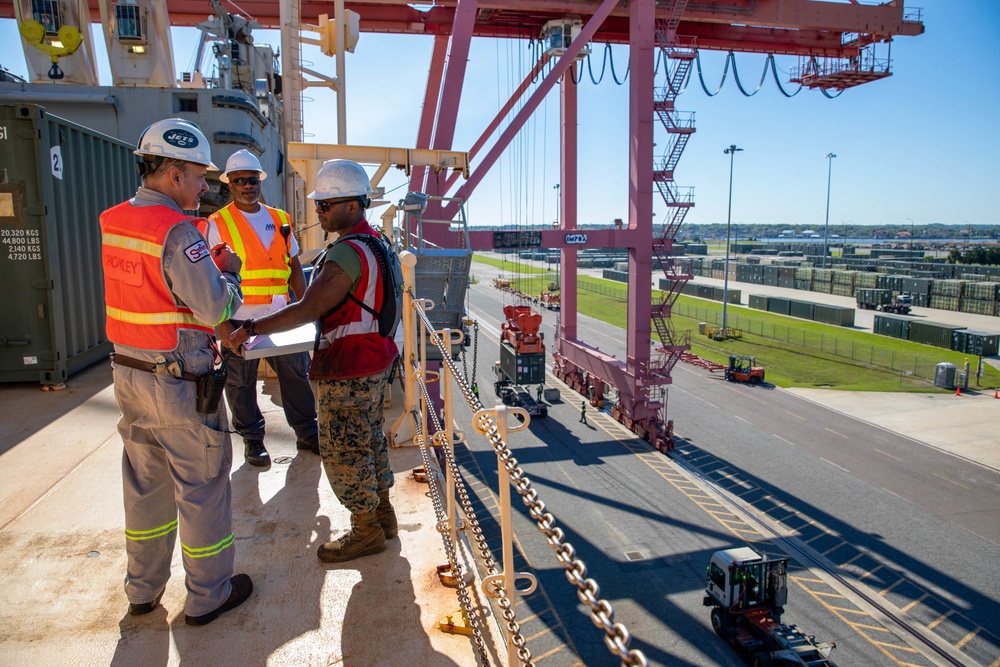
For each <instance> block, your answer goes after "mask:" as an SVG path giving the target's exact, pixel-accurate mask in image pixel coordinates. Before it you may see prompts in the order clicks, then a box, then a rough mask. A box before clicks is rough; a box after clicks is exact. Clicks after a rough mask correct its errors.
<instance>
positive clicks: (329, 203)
mask: <svg viewBox="0 0 1000 667" xmlns="http://www.w3.org/2000/svg"><path fill="white" fill-rule="evenodd" d="M355 199H357V197H351V198H349V199H317V200H316V208H317V209H319V210H320V212H322V213H326V212H327V211H329V210H330V209H331V208H333V207H334V206H336V205H337V204H346V203H347V202H350V201H354V200H355Z"/></svg>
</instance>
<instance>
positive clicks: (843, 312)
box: [813, 303, 854, 327]
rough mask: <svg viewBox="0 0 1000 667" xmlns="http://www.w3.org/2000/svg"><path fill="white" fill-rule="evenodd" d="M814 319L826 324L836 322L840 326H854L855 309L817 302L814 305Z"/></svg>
mask: <svg viewBox="0 0 1000 667" xmlns="http://www.w3.org/2000/svg"><path fill="white" fill-rule="evenodd" d="M813 320H814V321H816V322H825V323H826V324H835V325H837V326H838V327H853V326H854V309H853V308H842V307H841V306H828V305H827V304H824V303H817V304H815V305H814V306H813Z"/></svg>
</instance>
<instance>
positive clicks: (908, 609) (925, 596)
mask: <svg viewBox="0 0 1000 667" xmlns="http://www.w3.org/2000/svg"><path fill="white" fill-rule="evenodd" d="M929 596H930V593H924V594H923V595H921V596H920V597H918V598H917V599H916V600H913V601H912V602H910V603H909V604H908V605H906V606H905V607H900V610H902V611H904V612H907V611H910V610H911V609H913V608H914V607H916V606H917V605H918V604H920V603H921V602H923V601H924V600H926V599H927V598H928V597H929Z"/></svg>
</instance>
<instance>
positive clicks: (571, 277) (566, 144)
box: [556, 63, 578, 340]
mask: <svg viewBox="0 0 1000 667" xmlns="http://www.w3.org/2000/svg"><path fill="white" fill-rule="evenodd" d="M576 70H577V65H576V64H575V63H574V64H573V65H571V66H570V68H569V69H568V70H566V72H565V73H564V74H563V77H562V81H561V82H560V84H559V135H560V142H559V145H560V148H561V150H560V153H559V201H558V202H557V206H559V225H560V229H576V228H577V226H576V224H577V221H576V202H577V197H576V192H577V174H578V172H577V161H576V159H577V125H578V122H577V113H576V111H577V105H576V100H577V87H576V84H575V83H573V78H574V75H575V74H576ZM559 255H560V261H561V266H560V270H561V274H560V279H559V304H560V307H559V313H560V314H559V322H560V328H561V331H557V332H556V335H557V336H559V337H560V338H566V339H569V340H575V339H576V334H577V327H576V322H577V318H576V268H577V264H576V248H571V249H569V248H566V247H565V246H563V247H562V248H560V250H559Z"/></svg>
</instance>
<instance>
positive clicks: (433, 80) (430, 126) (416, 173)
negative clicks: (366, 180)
mask: <svg viewBox="0 0 1000 667" xmlns="http://www.w3.org/2000/svg"><path fill="white" fill-rule="evenodd" d="M447 53H448V38H447V37H445V36H444V35H437V36H435V37H434V50H433V51H432V52H431V66H430V71H429V72H428V73H427V87H426V88H425V90H424V107H423V110H422V111H421V113H420V127H419V128H418V129H417V148H430V147H431V136H432V135H433V133H434V119H435V117H436V116H437V102H438V98H439V97H440V95H441V80H442V78H443V76H444V62H445V56H446V55H447ZM426 174H427V170H426V168H425V167H416V168H414V170H413V173H411V174H410V191H411V192H423V191H424V178H425V176H426Z"/></svg>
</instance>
